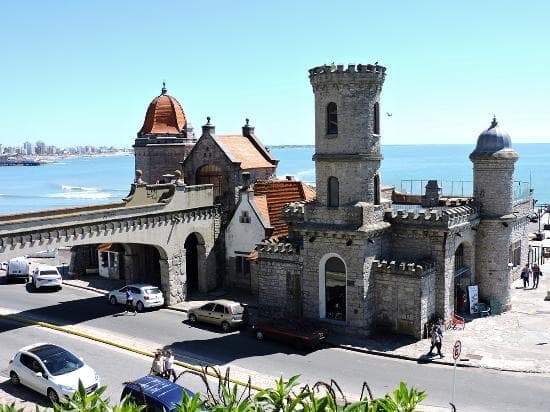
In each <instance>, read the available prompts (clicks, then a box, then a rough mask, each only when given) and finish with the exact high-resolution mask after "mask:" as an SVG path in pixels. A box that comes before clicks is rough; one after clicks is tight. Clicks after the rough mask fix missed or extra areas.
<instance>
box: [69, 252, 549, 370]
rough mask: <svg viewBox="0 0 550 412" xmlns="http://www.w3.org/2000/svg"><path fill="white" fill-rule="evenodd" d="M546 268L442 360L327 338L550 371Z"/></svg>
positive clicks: (93, 281)
mask: <svg viewBox="0 0 550 412" xmlns="http://www.w3.org/2000/svg"><path fill="white" fill-rule="evenodd" d="M542 270H543V273H545V276H543V277H542V278H541V279H540V284H539V288H538V289H526V290H524V289H523V287H522V281H521V280H517V281H516V282H514V284H513V285H512V310H510V311H508V312H505V313H503V314H501V315H496V316H489V317H484V318H474V319H473V320H471V321H469V322H467V323H466V327H465V328H464V330H461V329H456V330H452V329H450V330H447V331H446V333H445V335H444V338H443V354H444V358H443V359H439V358H438V357H433V358H428V357H426V353H427V351H428V349H429V347H430V342H429V340H428V339H423V340H421V341H413V340H411V339H408V338H407V337H403V336H373V337H372V338H353V337H348V336H344V335H334V334H333V335H329V339H328V342H329V343H330V344H332V345H334V346H337V347H340V348H342V349H349V350H355V351H359V352H365V353H371V354H376V355H382V356H389V357H395V358H401V359H409V360H414V361H416V362H426V363H427V362H432V363H442V364H452V362H453V358H452V350H451V348H452V345H453V344H454V342H455V341H456V340H458V339H460V341H461V343H462V354H461V357H460V359H459V362H458V365H460V366H470V367H483V368H490V369H496V370H505V371H516V372H531V373H548V374H550V328H549V327H548V325H550V301H545V300H544V298H545V297H546V294H547V291H548V290H550V263H546V264H544V265H542ZM102 280H103V281H104V282H103V283H102ZM110 282H112V281H109V280H108V279H101V278H99V279H98V276H89V277H86V278H82V279H70V280H66V281H65V284H67V285H71V286H75V287H80V288H85V289H89V290H93V291H95V292H98V293H107V290H108V289H109V288H110V289H113V288H114V287H113V284H112V283H110ZM108 285H110V286H108ZM226 297H228V296H226V294H224V292H223V291H215V292H213V293H211V294H203V295H198V296H195V297H194V299H193V300H192V301H189V302H181V303H178V304H176V305H173V306H170V307H168V308H167V309H171V310H178V311H182V312H187V310H188V309H189V308H191V307H196V306H200V305H202V304H204V303H205V302H207V301H208V300H213V299H222V298H226ZM231 299H233V300H238V301H241V302H243V303H245V304H248V305H249V308H250V314H251V318H252V319H253V318H254V315H255V312H256V310H255V309H256V308H257V299H256V298H255V297H251V296H250V295H244V294H241V295H237V296H235V295H234V294H231Z"/></svg>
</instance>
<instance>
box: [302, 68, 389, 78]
mask: <svg viewBox="0 0 550 412" xmlns="http://www.w3.org/2000/svg"><path fill="white" fill-rule="evenodd" d="M341 75H354V76H361V75H368V78H369V79H372V78H373V77H381V78H382V79H383V78H384V77H385V76H386V68H385V67H384V66H379V65H378V64H358V65H355V64H348V67H347V68H344V65H343V64H338V65H334V64H332V65H328V64H325V65H323V66H317V67H314V68H312V69H309V78H310V79H313V78H314V77H317V76H331V77H335V76H341Z"/></svg>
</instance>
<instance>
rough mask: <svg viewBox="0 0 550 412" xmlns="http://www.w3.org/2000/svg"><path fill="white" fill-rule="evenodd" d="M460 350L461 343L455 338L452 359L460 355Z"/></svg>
mask: <svg viewBox="0 0 550 412" xmlns="http://www.w3.org/2000/svg"><path fill="white" fill-rule="evenodd" d="M461 351H462V343H461V342H460V341H459V340H457V341H456V342H455V344H454V345H453V359H454V360H455V361H456V360H457V359H458V358H459V357H460V352H461Z"/></svg>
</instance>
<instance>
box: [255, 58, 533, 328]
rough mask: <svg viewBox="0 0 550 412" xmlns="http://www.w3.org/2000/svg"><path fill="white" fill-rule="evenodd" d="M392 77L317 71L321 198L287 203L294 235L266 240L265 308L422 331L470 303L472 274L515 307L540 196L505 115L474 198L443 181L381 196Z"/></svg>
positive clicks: (486, 146)
mask: <svg viewBox="0 0 550 412" xmlns="http://www.w3.org/2000/svg"><path fill="white" fill-rule="evenodd" d="M385 76H386V69H385V67H382V66H378V65H357V66H355V65H349V66H348V67H347V68H344V67H343V66H341V65H338V66H334V65H333V66H321V67H316V68H313V69H311V70H310V81H311V84H312V87H313V93H314V96H315V154H314V156H313V159H314V161H315V166H316V192H317V199H316V200H315V201H310V202H298V203H291V204H289V205H287V206H286V207H285V208H284V210H283V220H284V221H285V222H286V223H287V224H288V226H289V234H288V237H286V238H280V239H269V240H266V241H264V242H262V243H260V244H259V245H258V248H257V250H258V259H257V264H256V265H254V267H253V276H257V277H258V290H259V292H258V293H259V295H260V297H261V298H260V302H261V303H260V313H261V315H262V316H264V317H271V318H276V317H292V316H296V314H297V313H298V314H300V315H301V316H302V317H304V318H306V319H309V320H311V321H318V322H322V323H324V324H325V325H326V326H328V327H330V328H331V329H333V330H336V331H338V332H341V333H352V334H357V335H366V334H369V333H371V331H372V330H374V329H376V328H382V329H384V330H389V331H394V332H399V333H405V334H409V335H412V336H415V337H417V338H419V337H421V336H422V335H423V333H425V327H426V325H427V323H428V322H429V321H430V320H432V319H433V318H434V317H435V316H441V317H443V318H444V319H449V318H450V316H451V313H452V312H456V311H458V310H461V309H463V308H464V302H463V301H462V299H463V297H464V296H465V293H466V292H467V286H470V285H479V296H480V298H481V300H482V301H485V302H487V303H490V304H492V305H494V307H495V308H496V307H502V309H503V310H506V309H509V307H510V284H511V281H512V280H513V279H514V278H515V277H517V276H518V274H519V273H518V272H519V270H520V268H521V265H522V264H523V263H524V262H525V261H526V260H527V253H528V248H527V232H526V230H527V229H526V226H527V221H528V218H527V216H528V213H529V209H530V205H531V202H530V198H529V196H527V197H523V198H514V180H513V171H514V163H515V161H516V160H517V158H518V155H517V153H516V152H515V151H514V150H513V149H512V147H511V141H510V138H509V136H508V135H506V134H505V133H504V132H502V131H501V130H500V129H499V128H498V126H497V122H496V120H493V123H492V124H491V127H490V128H489V129H487V130H486V131H484V132H483V133H482V134H481V135H480V136H479V138H478V141H477V145H476V147H475V149H474V151H473V152H472V154H471V155H470V159H471V160H472V162H473V166H474V167H473V180H474V194H473V197H459V198H448V197H443V196H440V194H439V189H438V187H437V182H436V181H432V182H430V183H429V184H428V185H427V188H426V194H425V195H424V196H408V195H406V194H398V193H394V196H392V198H391V199H389V198H388V197H387V196H382V191H381V185H380V162H381V161H382V155H381V153H380V137H381V135H380V94H381V90H382V85H383V83H384V80H385ZM402 203H404V204H407V206H406V207H411V206H415V207H414V209H415V210H416V212H408V211H406V210H403V207H401V206H402V205H401V204H402ZM466 298H467V295H466Z"/></svg>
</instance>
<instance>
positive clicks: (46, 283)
mask: <svg viewBox="0 0 550 412" xmlns="http://www.w3.org/2000/svg"><path fill="white" fill-rule="evenodd" d="M31 281H32V284H33V286H34V287H35V288H36V289H39V288H41V287H55V288H57V289H61V287H62V285H63V278H62V277H61V275H60V274H59V271H58V270H57V268H56V267H55V266H48V265H39V266H38V267H37V268H36V269H34V270H33V271H32V274H31Z"/></svg>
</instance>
